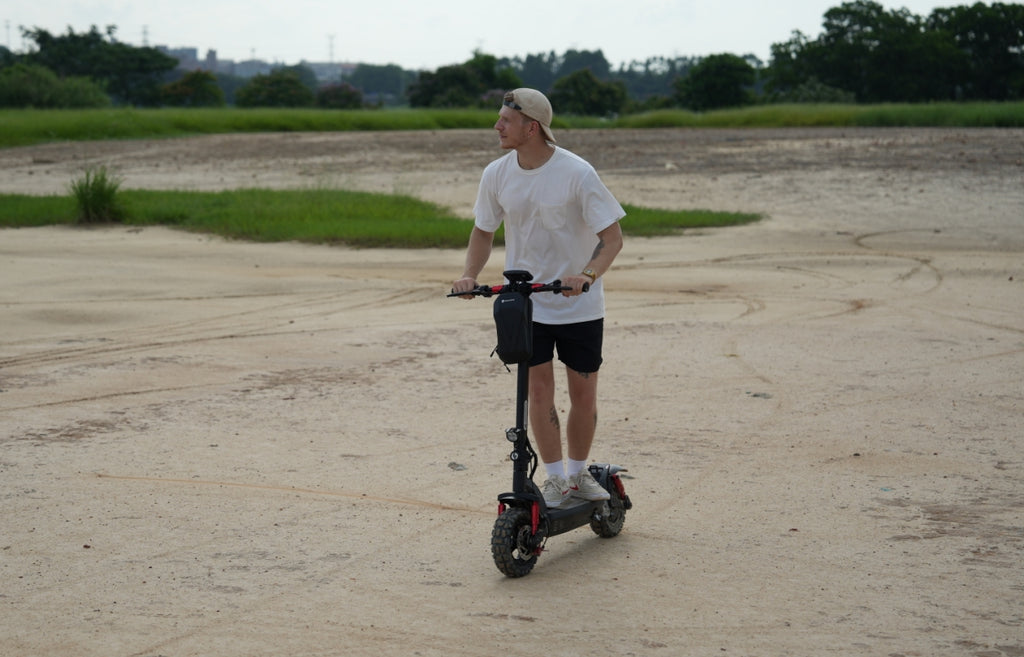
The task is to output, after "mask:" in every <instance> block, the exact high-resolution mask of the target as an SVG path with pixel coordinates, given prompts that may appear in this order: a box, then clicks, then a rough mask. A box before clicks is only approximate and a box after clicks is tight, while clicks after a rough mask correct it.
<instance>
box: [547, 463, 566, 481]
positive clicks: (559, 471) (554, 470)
mask: <svg viewBox="0 0 1024 657" xmlns="http://www.w3.org/2000/svg"><path fill="white" fill-rule="evenodd" d="M544 470H546V471H547V473H548V476H549V477H554V476H555V475H558V476H559V477H561V478H562V479H565V467H563V466H562V462H561V461H555V462H554V463H545V464H544Z"/></svg>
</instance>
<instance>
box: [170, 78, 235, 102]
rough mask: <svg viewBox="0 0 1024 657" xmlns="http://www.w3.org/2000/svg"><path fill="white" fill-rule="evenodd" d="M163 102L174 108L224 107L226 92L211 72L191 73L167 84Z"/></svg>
mask: <svg viewBox="0 0 1024 657" xmlns="http://www.w3.org/2000/svg"><path fill="white" fill-rule="evenodd" d="M161 94H162V97H163V102H164V104H165V105H171V106H172V107H223V106H224V104H225V102H224V91H223V90H222V89H221V88H220V86H219V85H218V84H217V76H215V75H214V74H213V73H210V72H209V71H191V72H190V73H186V74H185V75H184V76H182V77H181V79H179V80H176V81H174V82H170V83H168V84H165V85H164V87H163V89H162V90H161Z"/></svg>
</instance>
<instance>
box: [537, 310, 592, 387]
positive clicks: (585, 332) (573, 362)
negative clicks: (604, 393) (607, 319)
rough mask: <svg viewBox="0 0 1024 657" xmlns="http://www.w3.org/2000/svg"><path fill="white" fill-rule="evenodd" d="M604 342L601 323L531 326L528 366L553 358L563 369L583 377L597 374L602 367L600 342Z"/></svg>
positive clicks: (538, 323)
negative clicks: (561, 363) (556, 358)
mask: <svg viewBox="0 0 1024 657" xmlns="http://www.w3.org/2000/svg"><path fill="white" fill-rule="evenodd" d="M603 339H604V320H603V319H595V320H593V321H591V322H580V323H578V324H541V323H540V322H534V323H533V357H532V358H530V367H533V366H534V365H541V364H543V363H546V362H548V361H550V360H552V359H553V358H554V357H555V349H556V348H557V349H558V360H560V361H562V362H563V363H565V365H566V367H568V368H569V369H572V370H575V371H577V372H583V373H584V374H591V373H593V372H596V371H597V370H598V369H600V367H601V362H602V360H603V359H602V358H601V343H602V341H603Z"/></svg>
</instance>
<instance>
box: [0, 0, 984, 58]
mask: <svg viewBox="0 0 1024 657" xmlns="http://www.w3.org/2000/svg"><path fill="white" fill-rule="evenodd" d="M972 1H973V0H971V1H968V0H961V1H960V2H938V3H936V2H929V1H926V0H907V1H905V2H885V1H883V2H881V4H882V5H883V6H884V7H886V8H887V9H899V8H903V7H905V8H907V9H909V10H910V11H911V12H912V13H914V14H916V15H918V16H927V15H928V14H930V13H931V11H932V9H933V8H935V7H951V6H958V5H969V4H971V2H972ZM841 4H842V0H776V1H775V2H766V1H765V0H553V1H549V2H538V3H531V2H522V1H518V0H511V1H507V2H493V1H491V2H488V1H486V0H436V1H434V2H425V1H423V0H358V1H356V0H290V1H289V0H285V1H282V0H276V1H274V2H266V1H263V2H260V1H255V0H247V1H245V2H241V1H238V0H173V1H168V0H146V1H140V0H124V1H119V2H117V1H113V0H4V2H3V3H2V4H0V20H3V21H4V24H3V27H4V28H5V30H6V31H5V32H4V33H2V34H0V37H2V38H3V44H4V45H5V46H7V47H9V48H10V49H11V50H14V51H15V52H20V51H22V50H23V49H24V48H25V47H26V45H28V44H26V43H24V41H23V39H22V37H21V30H20V29H19V28H20V26H25V27H30V28H32V27H41V28H43V29H45V30H47V31H49V32H51V33H54V34H63V33H65V32H66V31H67V29H68V27H69V26H70V27H71V28H72V29H73V30H74V31H75V32H85V31H88V29H89V28H90V26H92V25H96V26H97V27H99V28H100V29H101V30H103V29H105V27H106V26H107V25H115V26H117V37H118V39H119V40H120V41H123V42H125V43H129V44H132V45H144V44H145V45H150V46H157V45H163V46H169V47H171V48H186V47H191V48H197V49H198V51H199V57H200V58H203V57H205V55H206V51H207V50H209V49H214V50H216V51H217V56H218V57H219V58H220V59H234V60H236V61H237V60H243V59H249V58H251V57H253V56H255V57H256V58H257V59H263V60H266V61H270V62H280V63H284V64H296V63H298V62H300V61H303V60H305V61H309V62H319V61H335V62H363V63H370V64H398V65H400V66H402V67H403V68H406V69H412V70H421V69H428V70H434V69H437V68H438V67H440V66H445V65H448V64H458V63H461V62H464V61H466V60H467V59H469V58H470V57H472V53H473V51H474V50H477V49H479V50H482V51H483V52H485V53H488V54H491V55H496V56H498V57H506V56H507V57H514V56H517V55H519V56H525V55H529V54H536V53H547V52H550V51H555V52H556V53H562V52H565V51H566V50H569V49H573V48H574V49H577V50H598V49H600V50H602V51H603V52H604V55H605V58H606V59H607V60H608V61H609V63H611V65H612V67H613V68H617V67H618V65H619V64H621V63H623V62H626V63H628V62H630V61H633V60H638V61H643V60H645V59H647V58H648V57H655V56H666V57H675V56H705V55H713V54H717V53H726V52H727V53H733V54H736V55H745V54H753V55H756V56H757V57H759V58H761V59H762V60H763V61H765V62H766V63H767V61H768V58H769V54H770V48H771V44H773V43H779V42H782V41H786V40H788V39H789V38H790V35H791V33H792V32H793V30H800V31H801V32H803V33H804V34H806V35H808V36H810V37H812V38H813V37H816V36H818V34H820V32H821V22H822V16H823V15H824V13H825V11H827V10H828V9H829V8H831V7H838V6H839V5H841Z"/></svg>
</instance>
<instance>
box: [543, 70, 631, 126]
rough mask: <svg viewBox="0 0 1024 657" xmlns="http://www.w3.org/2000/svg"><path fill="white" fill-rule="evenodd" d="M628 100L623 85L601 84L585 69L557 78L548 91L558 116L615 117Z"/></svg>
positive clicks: (615, 83)
mask: <svg viewBox="0 0 1024 657" xmlns="http://www.w3.org/2000/svg"><path fill="white" fill-rule="evenodd" d="M628 100H629V98H628V96H627V95H626V86H625V85H624V84H622V83H621V82H602V81H601V80H599V79H598V78H597V76H596V75H594V73H593V72H592V71H591V70H590V69H589V68H585V69H581V70H579V71H575V72H574V73H570V74H569V75H567V76H565V77H564V78H560V79H559V80H558V81H556V82H555V85H554V88H553V89H552V90H551V104H552V106H554V107H556V108H557V109H558V112H559V113H560V114H576V115H580V116H609V115H615V114H619V113H620V112H622V111H623V110H624V109H625V107H626V103H627V101H628Z"/></svg>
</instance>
